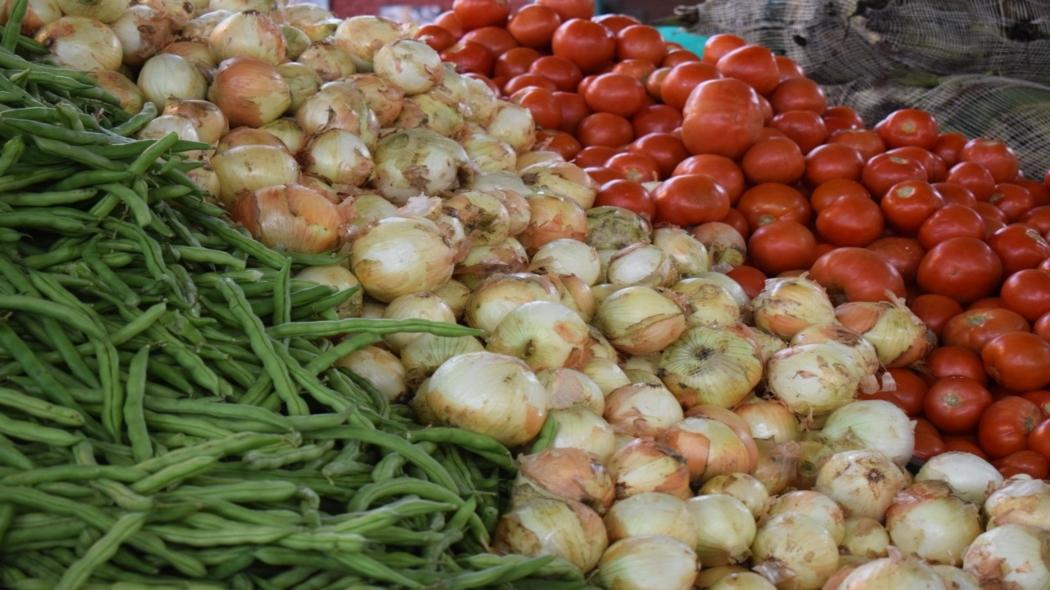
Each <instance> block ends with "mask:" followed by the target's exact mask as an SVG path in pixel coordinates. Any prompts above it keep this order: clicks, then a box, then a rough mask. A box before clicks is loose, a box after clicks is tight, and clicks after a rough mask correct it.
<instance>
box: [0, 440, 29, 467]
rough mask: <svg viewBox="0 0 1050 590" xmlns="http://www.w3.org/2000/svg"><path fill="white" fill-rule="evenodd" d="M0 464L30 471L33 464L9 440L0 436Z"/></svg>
mask: <svg viewBox="0 0 1050 590" xmlns="http://www.w3.org/2000/svg"><path fill="white" fill-rule="evenodd" d="M0 464H3V465H10V466H11V467H14V468H16V469H27V470H28V469H32V468H33V462H32V461H31V460H30V459H29V457H26V456H25V454H23V453H22V451H21V450H20V449H19V448H18V447H17V446H15V444H14V443H13V442H11V439H9V438H7V437H6V436H4V435H2V434H0Z"/></svg>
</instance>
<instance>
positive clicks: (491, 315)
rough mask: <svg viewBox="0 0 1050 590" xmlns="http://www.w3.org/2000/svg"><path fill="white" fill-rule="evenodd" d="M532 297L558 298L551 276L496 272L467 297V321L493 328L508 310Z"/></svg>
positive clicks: (534, 299)
mask: <svg viewBox="0 0 1050 590" xmlns="http://www.w3.org/2000/svg"><path fill="white" fill-rule="evenodd" d="M531 301H550V302H553V303H556V302H557V301H558V292H557V290H556V289H555V288H554V285H552V284H551V282H550V280H548V279H546V278H544V277H540V276H537V275H534V274H531V273H516V274H508V275H496V276H493V277H491V278H490V279H488V280H487V281H485V282H484V283H482V284H481V285H480V286H479V287H478V288H477V289H476V290H475V291H474V293H472V294H471V296H470V299H469V300H468V301H467V311H466V314H465V317H466V320H467V325H468V326H471V327H473V328H478V329H480V330H483V331H485V332H492V331H494V330H495V329H496V327H497V326H498V325H499V324H500V322H502V321H503V318H504V317H506V315H507V314H508V313H510V312H511V311H513V310H515V309H517V308H518V307H520V306H521V305H523V304H525V303H529V302H531Z"/></svg>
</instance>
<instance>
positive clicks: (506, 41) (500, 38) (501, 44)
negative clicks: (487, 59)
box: [460, 27, 539, 57]
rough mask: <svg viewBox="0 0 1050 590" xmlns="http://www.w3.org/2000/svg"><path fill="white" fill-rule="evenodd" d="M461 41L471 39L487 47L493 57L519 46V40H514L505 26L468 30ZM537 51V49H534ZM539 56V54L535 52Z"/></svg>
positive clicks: (472, 41)
mask: <svg viewBox="0 0 1050 590" xmlns="http://www.w3.org/2000/svg"><path fill="white" fill-rule="evenodd" d="M460 41H461V42H464V41H470V42H471V43H477V44H478V45H481V46H482V47H484V48H485V49H488V50H489V53H491V54H492V55H493V57H498V56H502V55H503V54H504V53H506V52H508V51H510V50H511V49H513V48H515V47H517V46H518V42H517V41H515V40H514V37H512V36H511V35H510V33H508V32H507V29H504V28H503V27H482V28H480V29H474V30H473V31H468V32H467V33H466V34H465V35H463V38H462V39H460ZM533 51H535V50H533ZM535 55H536V57H539V54H538V53H537V54H535Z"/></svg>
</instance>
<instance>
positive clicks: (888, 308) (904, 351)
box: [835, 301, 933, 367]
mask: <svg viewBox="0 0 1050 590" xmlns="http://www.w3.org/2000/svg"><path fill="white" fill-rule="evenodd" d="M835 317H836V318H838V321H840V322H842V324H843V325H844V326H846V327H847V328H849V329H851V330H853V331H854V332H857V333H858V334H860V335H862V336H864V339H865V340H867V341H868V342H871V344H872V346H874V347H875V350H876V352H878V355H879V361H880V362H881V363H882V365H883V366H886V367H906V366H908V365H910V364H912V363H914V362H916V361H919V360H922V359H923V358H924V357H925V356H926V353H928V352H929V351H930V350H932V349H933V342H932V341H931V339H930V337H928V336H927V332H928V330H927V328H926V324H924V323H923V322H922V320H920V319H919V318H918V316H916V315H915V314H914V313H912V311H911V310H910V309H908V306H906V305H904V303H903V302H902V301H892V302H890V301H877V302H875V301H855V302H851V303H843V304H842V305H840V306H838V307H837V308H836V309H835Z"/></svg>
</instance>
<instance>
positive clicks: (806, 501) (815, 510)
mask: <svg viewBox="0 0 1050 590" xmlns="http://www.w3.org/2000/svg"><path fill="white" fill-rule="evenodd" d="M780 514H794V515H796V516H804V517H806V518H810V519H812V520H813V521H814V522H816V523H818V524H820V525H821V526H822V527H824V530H826V531H828V534H830V535H831V538H832V539H833V540H834V541H835V543H836V544H842V541H843V539H844V538H845V535H846V527H845V524H846V516H845V514H843V512H842V508H840V507H839V505H838V504H836V503H835V501H834V500H832V499H831V498H829V497H827V496H825V495H824V494H821V493H820V492H813V491H810V490H799V491H796V492H788V493H786V494H784V495H782V496H779V497H777V498H776V499H775V500H773V502H772V503H771V504H770V505H769V511H768V512H767V514H766V518H774V517H776V516H777V515H780Z"/></svg>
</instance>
